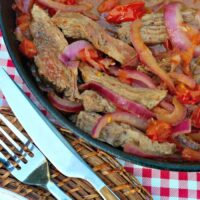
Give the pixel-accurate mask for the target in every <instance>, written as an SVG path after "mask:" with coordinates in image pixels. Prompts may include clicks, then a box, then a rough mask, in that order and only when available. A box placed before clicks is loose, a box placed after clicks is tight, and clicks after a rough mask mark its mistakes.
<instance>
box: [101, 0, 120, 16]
mask: <svg viewBox="0 0 200 200" xmlns="http://www.w3.org/2000/svg"><path fill="white" fill-rule="evenodd" d="M118 4H119V0H104V1H103V2H102V3H101V4H100V5H99V7H98V11H99V12H100V13H103V12H108V11H110V10H112V9H113V8H114V7H115V6H117V5H118Z"/></svg>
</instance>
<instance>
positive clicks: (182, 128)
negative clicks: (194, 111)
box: [172, 119, 192, 138]
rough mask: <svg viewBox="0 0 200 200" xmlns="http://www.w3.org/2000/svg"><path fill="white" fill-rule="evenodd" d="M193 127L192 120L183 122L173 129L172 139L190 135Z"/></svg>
mask: <svg viewBox="0 0 200 200" xmlns="http://www.w3.org/2000/svg"><path fill="white" fill-rule="evenodd" d="M191 127H192V124H191V120H190V119H185V120H183V121H182V122H181V123H180V124H178V125H176V126H174V127H173V128H172V137H173V138H175V137H177V136H179V135H183V134H186V133H190V132H191Z"/></svg>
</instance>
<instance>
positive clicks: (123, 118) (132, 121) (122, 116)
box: [92, 112, 147, 138]
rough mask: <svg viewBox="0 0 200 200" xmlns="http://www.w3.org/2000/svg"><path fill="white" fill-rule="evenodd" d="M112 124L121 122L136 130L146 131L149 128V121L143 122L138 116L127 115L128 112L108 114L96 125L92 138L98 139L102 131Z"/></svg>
mask: <svg viewBox="0 0 200 200" xmlns="http://www.w3.org/2000/svg"><path fill="white" fill-rule="evenodd" d="M111 122H120V123H125V124H129V125H131V126H133V127H135V128H138V129H140V130H145V128H146V126H147V121H146V120H143V119H141V118H139V117H137V116H136V115H133V114H130V113H127V112H114V113H108V114H106V115H104V116H103V117H101V118H100V119H99V120H98V122H97V123H96V124H95V126H94V128H93V130H92V136H93V137H94V138H98V137H99V135H100V133H101V130H102V129H103V128H104V127H105V126H106V125H107V124H109V123H111Z"/></svg>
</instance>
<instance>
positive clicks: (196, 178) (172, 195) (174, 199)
mask: <svg viewBox="0 0 200 200" xmlns="http://www.w3.org/2000/svg"><path fill="white" fill-rule="evenodd" d="M0 66H3V67H4V68H5V69H6V71H7V72H8V73H9V75H10V76H11V77H12V79H13V80H15V81H16V82H17V83H18V84H19V86H20V87H21V88H22V89H23V90H24V92H25V93H26V94H27V95H28V96H29V97H30V98H31V99H32V100H33V101H34V102H35V103H36V105H38V106H39V108H40V109H42V107H41V105H39V103H38V102H37V100H36V99H35V98H34V96H33V95H32V94H31V92H30V91H29V89H28V88H27V87H26V85H25V84H24V83H23V81H22V80H21V78H20V77H19V75H18V73H17V71H16V69H15V67H14V65H13V63H12V61H11V59H10V57H9V55H8V52H7V50H6V47H5V44H4V41H3V38H2V33H1V32H0ZM1 105H6V101H5V98H4V97H3V95H2V93H0V106H1ZM121 162H122V163H123V165H124V166H125V168H126V170H127V171H128V172H130V173H131V174H133V175H134V176H135V177H136V178H137V179H138V180H139V181H140V183H141V184H142V185H143V186H144V187H146V188H147V190H148V191H149V192H150V193H151V194H152V195H153V198H154V200H168V199H169V200H197V199H198V200H199V199H200V173H193V172H190V173H187V172H171V171H164V170H156V169H151V168H146V167H141V166H138V165H134V164H130V163H125V162H123V161H121Z"/></svg>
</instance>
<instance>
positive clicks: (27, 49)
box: [19, 39, 37, 58]
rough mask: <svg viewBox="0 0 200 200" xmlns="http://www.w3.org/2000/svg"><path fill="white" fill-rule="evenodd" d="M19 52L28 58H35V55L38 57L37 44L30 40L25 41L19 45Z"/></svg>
mask: <svg viewBox="0 0 200 200" xmlns="http://www.w3.org/2000/svg"><path fill="white" fill-rule="evenodd" d="M19 50H20V51H21V52H22V53H23V54H24V55H25V56H27V57H28V58H33V57H34V56H35V55H37V49H36V46H35V44H34V43H33V42H32V41H30V40H28V39H24V40H23V41H22V42H21V44H20V45H19Z"/></svg>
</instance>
